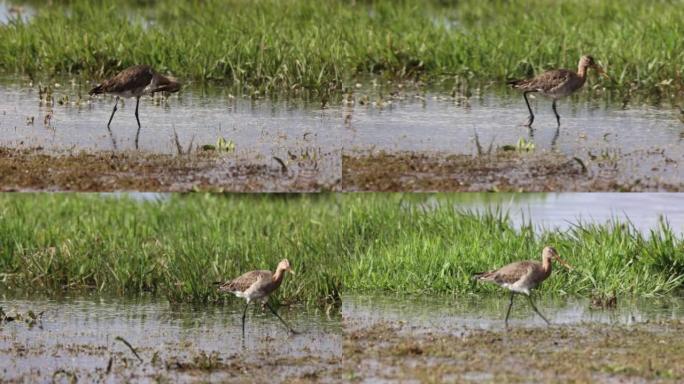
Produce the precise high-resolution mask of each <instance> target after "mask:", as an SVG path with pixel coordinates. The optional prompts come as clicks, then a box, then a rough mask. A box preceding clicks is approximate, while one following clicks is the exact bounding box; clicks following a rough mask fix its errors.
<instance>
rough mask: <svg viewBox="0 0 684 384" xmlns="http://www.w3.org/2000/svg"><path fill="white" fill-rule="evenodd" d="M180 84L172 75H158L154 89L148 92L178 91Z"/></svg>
mask: <svg viewBox="0 0 684 384" xmlns="http://www.w3.org/2000/svg"><path fill="white" fill-rule="evenodd" d="M181 86H182V84H181V83H180V82H178V81H177V80H176V79H174V78H172V77H165V76H161V75H160V76H159V81H158V83H157V86H156V87H155V88H154V89H151V90H150V93H155V92H171V93H173V92H178V91H180V89H181Z"/></svg>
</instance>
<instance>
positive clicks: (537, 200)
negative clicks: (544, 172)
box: [406, 193, 684, 234]
mask: <svg viewBox="0 0 684 384" xmlns="http://www.w3.org/2000/svg"><path fill="white" fill-rule="evenodd" d="M406 201H407V202H417V203H420V204H422V205H424V206H426V207H430V206H434V205H436V204H445V203H447V204H449V203H450V204H453V205H454V206H456V207H458V208H460V209H463V210H470V211H476V212H484V211H492V210H500V211H502V212H507V213H508V214H509V215H510V217H511V220H512V222H513V224H514V225H515V226H518V227H519V226H521V225H523V224H525V225H526V224H529V223H532V225H534V226H535V227H536V228H540V229H553V228H556V229H560V230H567V229H570V228H572V227H574V226H576V225H577V224H580V223H581V224H583V225H584V224H600V225H602V224H606V223H609V222H622V223H631V224H632V225H634V227H635V228H636V229H637V230H638V231H640V232H641V233H643V234H648V233H649V232H650V231H651V230H657V229H658V228H659V226H660V225H661V223H665V222H666V223H667V224H668V225H669V227H670V228H671V229H672V230H673V232H675V233H676V234H684V195H683V194H681V193H522V194H521V193H458V194H436V195H412V196H406Z"/></svg>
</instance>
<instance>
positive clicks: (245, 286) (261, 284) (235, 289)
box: [218, 259, 297, 335]
mask: <svg viewBox="0 0 684 384" xmlns="http://www.w3.org/2000/svg"><path fill="white" fill-rule="evenodd" d="M285 272H290V273H291V274H293V275H294V274H295V273H294V271H293V270H292V268H291V267H290V262H289V261H287V259H283V260H281V261H280V263H278V267H277V268H276V271H275V273H271V271H265V270H257V271H249V272H247V273H245V274H243V275H242V276H240V277H238V278H235V279H233V280H231V281H228V282H226V283H224V284H221V286H219V288H218V290H219V292H230V293H232V294H234V295H235V296H237V297H241V298H243V299H245V300H246V301H247V303H246V304H245V309H244V310H243V311H242V334H243V335H244V334H245V317H246V316H247V307H248V306H249V304H250V303H251V302H252V301H260V302H262V303H263V304H265V305H266V306H267V307H268V309H270V310H271V312H273V314H274V315H275V316H276V317H277V318H278V319H279V320H280V321H281V322H282V323H283V324H284V325H285V326H286V327H287V329H288V330H289V331H290V332H292V333H297V332H296V331H295V330H294V329H292V327H290V326H289V325H288V324H287V323H286V322H285V320H283V318H282V317H280V315H278V312H276V311H275V309H273V307H271V305H270V304H269V303H268V296H269V295H270V294H271V293H272V292H273V291H275V290H276V289H278V287H280V284H281V283H282V282H283V277H284V276H285Z"/></svg>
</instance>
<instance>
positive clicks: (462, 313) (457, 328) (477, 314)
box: [342, 295, 684, 333]
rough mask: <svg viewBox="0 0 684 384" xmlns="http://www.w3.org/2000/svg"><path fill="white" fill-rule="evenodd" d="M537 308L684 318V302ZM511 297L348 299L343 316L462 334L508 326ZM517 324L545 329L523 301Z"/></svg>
mask: <svg viewBox="0 0 684 384" xmlns="http://www.w3.org/2000/svg"><path fill="white" fill-rule="evenodd" d="M536 304H537V307H538V308H539V310H540V311H541V312H542V313H543V314H544V316H546V317H547V318H548V319H549V321H551V323H552V324H556V325H558V324H581V323H610V324H633V323H644V322H653V321H662V320H675V319H679V320H681V319H684V299H683V298H678V297H668V298H661V299H653V298H648V299H631V300H630V299H624V300H620V301H618V305H617V307H616V308H595V307H592V305H591V302H590V301H589V300H588V299H579V298H549V297H546V298H539V299H537V300H536ZM507 307H508V296H507V295H503V296H500V297H497V296H475V295H469V296H453V297H449V296H446V297H439V298H433V297H426V296H420V297H416V296H391V295H383V296H378V295H365V296H364V295H359V296H353V295H352V296H349V295H346V296H344V297H343V300H342V317H343V319H344V323H345V327H347V328H349V329H355V328H365V327H369V326H372V325H373V324H375V323H378V322H403V323H404V324H407V325H409V327H408V328H409V329H411V331H412V332H416V331H417V330H420V331H421V332H447V333H450V332H462V331H463V330H464V329H489V328H499V327H503V320H504V316H505V314H506V309H507ZM509 324H510V325H511V326H544V325H545V323H544V321H543V320H542V319H540V318H539V316H537V315H536V314H535V313H534V312H533V311H532V309H531V308H530V307H529V305H528V304H527V303H526V302H525V301H524V300H523V299H522V298H518V300H517V301H516V302H515V304H514V305H513V310H512V311H511V318H510V320H509Z"/></svg>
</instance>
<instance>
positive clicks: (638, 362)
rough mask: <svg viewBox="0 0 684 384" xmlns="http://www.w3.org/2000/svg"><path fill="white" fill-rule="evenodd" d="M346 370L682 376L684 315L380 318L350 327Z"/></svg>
mask: <svg viewBox="0 0 684 384" xmlns="http://www.w3.org/2000/svg"><path fill="white" fill-rule="evenodd" d="M348 326H350V327H351V328H355V325H354V324H351V325H349V324H348ZM343 372H344V375H345V377H346V378H347V379H348V380H350V381H352V382H404V383H410V382H415V383H442V382H455V383H461V382H494V383H507V382H511V383H529V382H554V383H559V382H563V383H592V382H602V383H645V382H655V383H678V382H682V381H683V380H684V322H682V321H679V320H668V321H664V322H651V323H641V324H634V325H610V324H596V323H594V324H590V323H587V324H577V325H562V326H559V325H552V326H549V327H534V328H527V327H511V328H510V329H509V330H506V329H504V328H503V327H501V328H499V329H491V330H481V329H477V330H468V329H464V330H463V331H462V332H459V333H440V332H434V331H431V330H429V329H427V330H426V329H417V328H416V327H412V326H411V325H410V324H407V323H405V322H379V323H375V324H373V325H371V326H365V327H360V328H357V329H354V330H352V331H349V332H347V333H345V339H344V368H343Z"/></svg>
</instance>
